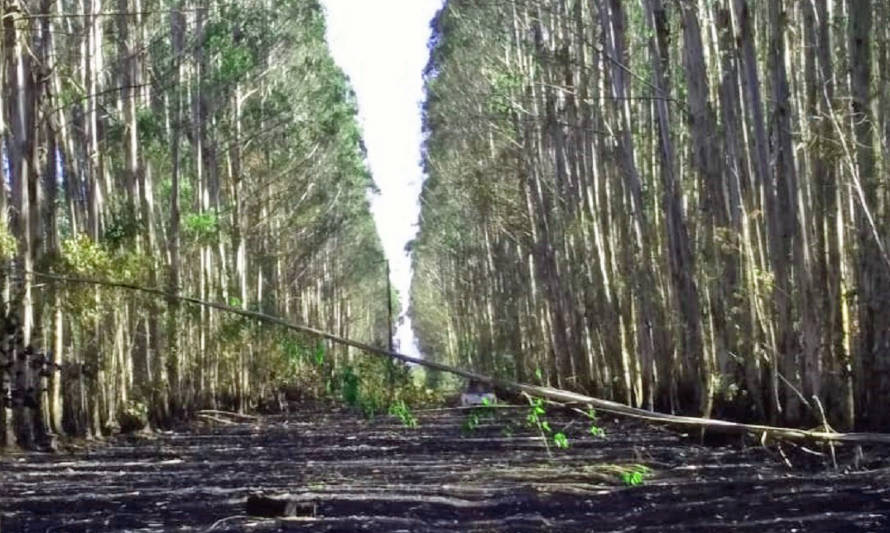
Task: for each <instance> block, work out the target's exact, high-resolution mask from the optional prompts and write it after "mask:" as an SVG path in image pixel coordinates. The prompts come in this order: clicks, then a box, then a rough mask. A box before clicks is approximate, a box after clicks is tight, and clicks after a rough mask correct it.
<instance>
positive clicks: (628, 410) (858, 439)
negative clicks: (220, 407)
mask: <svg viewBox="0 0 890 533" xmlns="http://www.w3.org/2000/svg"><path fill="white" fill-rule="evenodd" d="M28 274H30V275H33V276H37V277H39V278H43V279H46V280H48V281H56V282H64V283H84V284H89V285H98V286H103V287H112V288H118V289H127V290H132V291H138V292H144V293H148V294H154V295H156V296H159V297H163V298H167V299H173V300H177V301H181V302H186V303H190V304H194V305H200V306H204V307H210V308H213V309H217V310H220V311H225V312H228V313H234V314H236V315H240V316H243V317H246V318H252V319H254V320H259V321H262V322H266V323H269V324H275V325H277V326H281V327H283V328H286V329H290V330H292V331H297V332H300V333H305V334H309V335H313V336H316V337H321V338H323V339H327V340H329V341H331V342H335V343H338V344H343V345H346V346H352V347H353V348H358V349H359V350H362V351H364V352H367V353H370V354H373V355H377V356H381V357H390V358H393V359H397V360H399V361H404V362H406V363H411V364H415V365H420V366H423V367H426V368H431V369H433V370H438V371H441V372H448V373H449V374H454V375H456V376H461V377H464V378H468V379H471V380H475V381H479V382H482V383H486V384H488V385H493V386H496V387H503V388H505V389H509V390H514V391H517V392H524V393H526V394H530V395H533V396H537V397H540V398H545V399H547V400H552V401H556V402H561V403H566V404H580V405H588V406H591V407H594V408H596V409H598V410H600V411H603V412H606V413H611V414H614V415H621V416H627V417H631V418H637V419H640V420H647V421H650V422H658V423H662V424H671V425H679V426H692V427H698V428H705V429H710V430H714V431H721V432H729V433H740V434H742V433H751V434H753V435H756V436H759V437H760V438H761V439H765V438H767V437H770V438H779V439H786V440H803V441H824V442H829V443H831V442H848V443H856V444H865V443H873V444H890V434H888V433H838V432H834V431H812V430H805V429H795V428H783V427H776V426H766V425H760V424H742V423H738V422H730V421H728V420H719V419H711V418H701V417H694V416H678V415H671V414H666V413H659V412H656V411H649V410H647V409H640V408H637V407H630V406H628V405H624V404H621V403H618V402H613V401H611V400H604V399H601V398H594V397H592V396H587V395H584V394H579V393H575V392H570V391H566V390H561V389H554V388H551V387H541V386H536V385H527V384H524V383H517V382H515V381H510V380H503V379H497V378H493V377H490V376H486V375H483V374H478V373H476V372H471V371H469V370H463V369H460V368H456V367H453V366H449V365H445V364H442V363H437V362H435V361H428V360H425V359H419V358H416V357H411V356H408V355H405V354H400V353H396V352H391V351H389V350H385V349H382V348H377V347H375V346H371V345H369V344H365V343H363V342H358V341H354V340H351V339H345V338H343V337H339V336H337V335H334V334H331V333H328V332H326V331H321V330H319V329H315V328H311V327H309V326H302V325H299V324H293V323H290V322H288V321H286V320H284V319H281V318H278V317H274V316H269V315H266V314H263V313H257V312H254V311H246V310H244V309H238V308H236V307H231V306H228V305H224V304H220V303H215V302H208V301H205V300H200V299H198V298H192V297H190V296H179V295H175V294H172V293H169V292H167V291H164V290H161V289H155V288H150V287H142V286H139V285H133V284H130V283H121V282H116V281H108V280H99V279H89V278H80V277H73V276H63V275H58V274H48V273H43V272H30V273H28Z"/></svg>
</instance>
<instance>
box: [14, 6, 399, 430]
mask: <svg viewBox="0 0 890 533" xmlns="http://www.w3.org/2000/svg"><path fill="white" fill-rule="evenodd" d="M0 20H2V25H3V29H2V36H3V39H2V43H0V58H2V69H0V86H2V90H3V98H2V101H3V105H2V106H0V133H2V174H3V184H4V188H3V191H2V192H3V193H2V194H0V212H2V213H3V215H4V216H3V217H2V218H0V234H2V235H0V252H2V261H3V264H4V269H3V271H2V284H3V294H4V301H5V302H6V309H7V313H6V314H5V318H4V319H3V325H4V326H5V327H4V328H3V329H4V330H6V332H7V333H8V334H9V336H8V337H6V338H5V339H6V340H5V341H4V343H3V351H2V352H0V367H2V370H0V376H2V377H3V384H2V387H0V447H2V446H3V445H6V444H12V441H13V440H17V441H18V443H19V444H21V445H23V446H31V445H33V444H35V443H38V444H39V442H37V441H40V440H42V439H45V438H46V435H47V434H48V432H56V433H63V432H67V433H72V434H86V435H98V434H101V433H102V432H103V431H107V430H109V429H114V428H115V427H118V426H119V425H120V424H121V423H122V422H123V421H125V420H129V421H132V420H133V418H136V419H138V418H144V417H147V418H150V419H151V420H153V421H154V422H155V423H164V422H166V421H168V420H170V419H171V418H172V417H176V416H179V415H182V414H185V413H187V412H189V411H191V410H193V409H195V408H198V407H201V406H212V405H226V406H228V407H231V408H244V407H245V406H247V405H248V404H249V403H250V402H252V401H255V400H256V399H257V398H259V397H261V396H262V395H263V394H264V393H265V391H266V389H267V388H268V387H269V386H272V387H274V386H277V385H278V384H280V383H281V382H284V381H288V380H292V379H294V372H298V371H299V367H300V364H301V361H303V360H304V359H311V360H312V362H313V363H312V364H313V365H320V367H323V368H324V372H326V373H328V374H330V373H331V372H333V368H334V366H335V364H336V360H337V359H338V358H342V357H350V356H351V354H349V353H348V352H347V351H345V350H333V351H331V350H327V351H326V350H325V349H324V347H323V346H315V345H314V343H311V342H308V341H304V340H302V339H291V338H286V337H285V336H284V334H283V333H280V332H276V331H263V332H260V331H259V330H258V329H257V327H256V325H254V324H251V323H249V322H247V321H245V320H243V319H240V318H238V317H233V316H227V315H225V314H223V313H220V312H218V311H215V310H212V309H206V308H191V307H183V306H182V305H181V304H179V303H178V302H177V301H176V300H175V299H169V300H165V299H157V298H153V297H146V296H139V295H137V294H136V293H133V292H127V291H121V290H115V289H108V288H102V287H97V286H90V285H82V284H60V283H57V282H54V281H52V280H48V279H45V278H41V277H40V276H39V274H37V273H41V272H55V273H57V274H59V273H61V274H66V275H75V276H86V277H95V278H102V279H110V280H115V281H119V282H126V283H131V284H135V285H140V286H147V287H159V288H162V289H165V290H167V291H168V292H169V293H171V294H184V295H190V296H194V297H198V298H201V299H205V300H211V301H217V302H226V303H228V304H230V305H232V306H236V307H241V308H244V309H251V310H255V311H260V312H263V313H267V314H271V315H275V316H280V317H286V318H288V319H291V320H293V321H296V322H300V323H305V324H310V325H314V326H316V327H319V328H322V329H325V330H328V331H331V332H334V333H338V334H341V335H343V336H347V337H353V338H356V339H359V340H364V341H367V342H371V343H378V344H381V345H385V342H386V339H387V337H388V335H389V333H388V325H387V323H386V307H387V302H386V293H385V291H386V284H385V279H386V278H385V266H384V262H383V254H382V249H381V246H380V242H379V239H378V236H377V233H376V230H375V228H374V225H373V221H372V219H371V217H370V214H369V209H368V202H367V193H368V191H369V189H371V188H373V183H372V181H371V178H370V176H369V173H368V171H367V169H366V166H365V162H364V147H363V146H362V143H361V138H360V133H359V131H358V129H357V126H356V120H355V104H354V100H353V96H352V93H351V91H350V89H349V87H348V84H347V81H346V79H345V77H344V76H343V74H342V73H341V72H340V71H339V70H338V69H337V68H336V66H335V65H334V63H333V61H332V59H331V57H330V55H329V53H328V50H327V46H326V43H325V36H324V27H325V26H324V17H323V12H322V10H321V7H320V6H319V5H318V3H317V2H316V1H315V0H308V1H307V0H284V1H281V0H276V1H272V0H249V1H237V2H228V1H224V0H220V1H216V0H2V1H0ZM29 346H30V348H29ZM44 352H45V353H47V354H49V355H47V356H46V357H44V356H38V355H36V354H38V353H44ZM325 358H327V360H326V361H322V360H323V359H325ZM53 368H56V369H58V371H55V372H53V371H51V370H52V369H53ZM43 389H46V391H45V392H43ZM13 430H14V431H13Z"/></svg>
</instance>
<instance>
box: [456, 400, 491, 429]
mask: <svg viewBox="0 0 890 533" xmlns="http://www.w3.org/2000/svg"><path fill="white" fill-rule="evenodd" d="M493 417H494V406H493V404H492V403H491V400H490V399H489V398H487V397H484V398H482V406H481V407H475V408H473V409H471V410H470V412H469V413H467V418H466V419H465V420H464V423H463V430H464V432H472V431H475V430H476V428H478V427H479V426H480V425H481V424H482V420H483V419H491V418H493Z"/></svg>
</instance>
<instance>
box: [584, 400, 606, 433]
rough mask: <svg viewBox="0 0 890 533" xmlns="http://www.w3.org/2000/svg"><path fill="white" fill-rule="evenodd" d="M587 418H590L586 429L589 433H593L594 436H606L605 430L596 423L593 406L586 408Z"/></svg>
mask: <svg viewBox="0 0 890 533" xmlns="http://www.w3.org/2000/svg"><path fill="white" fill-rule="evenodd" d="M587 418H589V419H590V428H589V429H588V432H589V433H590V434H591V435H593V436H594V437H603V438H604V437H605V436H606V430H604V429H603V428H601V427H600V426H599V425H597V423H596V421H597V416H596V409H594V408H593V407H591V408H590V409H588V410H587Z"/></svg>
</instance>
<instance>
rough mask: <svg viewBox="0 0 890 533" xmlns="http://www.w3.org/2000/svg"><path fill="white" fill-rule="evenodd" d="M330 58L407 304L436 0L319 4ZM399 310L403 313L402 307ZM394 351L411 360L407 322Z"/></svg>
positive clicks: (394, 276) (386, 248)
mask: <svg viewBox="0 0 890 533" xmlns="http://www.w3.org/2000/svg"><path fill="white" fill-rule="evenodd" d="M322 4H323V5H324V6H325V9H326V11H327V26H328V42H329V44H330V46H331V52H332V53H333V55H334V60H335V61H336V62H337V64H338V65H339V66H340V68H342V69H343V71H344V72H346V75H347V76H349V79H350V81H351V82H352V86H353V88H354V89H355V93H356V97H357V98H358V107H359V120H360V122H361V126H362V130H363V132H364V138H365V144H366V146H367V149H368V163H369V164H370V166H371V173H372V174H373V175H374V181H375V182H376V183H377V186H378V187H379V188H380V194H379V195H374V196H373V197H372V199H371V210H372V212H373V215H374V218H375V220H376V222H377V231H378V233H379V234H380V239H381V240H382V241H383V248H384V251H385V253H386V256H387V257H388V258H389V261H390V266H391V269H392V283H393V286H394V287H395V288H396V289H397V290H398V291H399V295H400V297H401V300H402V304H403V306H406V305H407V302H408V293H409V290H410V287H411V258H410V257H409V256H408V255H407V254H406V253H405V250H404V248H405V244H407V243H408V241H410V240H411V239H413V238H414V236H415V234H416V233H417V227H416V223H417V218H418V214H419V210H420V207H419V203H418V196H419V195H420V188H421V184H422V182H423V172H422V169H421V166H420V158H421V156H420V146H421V117H420V105H421V102H422V100H423V79H422V73H423V67H424V66H425V65H426V62H427V59H428V57H429V55H428V51H427V47H426V45H427V41H428V39H429V37H430V25H429V23H430V20H432V18H433V15H435V13H436V11H437V10H438V9H439V8H440V7H441V5H442V0H322ZM403 311H404V309H403ZM396 339H397V342H398V346H399V347H400V351H401V352H402V353H405V354H406V355H417V347H416V343H415V342H414V334H413V331H412V330H411V325H410V322H409V321H408V320H407V318H405V319H403V320H400V325H399V328H398V330H397V333H396Z"/></svg>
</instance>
